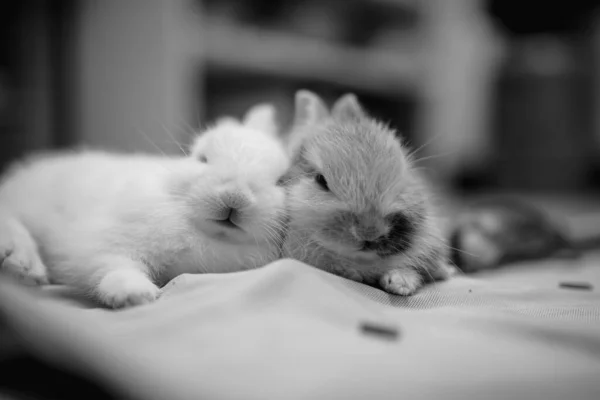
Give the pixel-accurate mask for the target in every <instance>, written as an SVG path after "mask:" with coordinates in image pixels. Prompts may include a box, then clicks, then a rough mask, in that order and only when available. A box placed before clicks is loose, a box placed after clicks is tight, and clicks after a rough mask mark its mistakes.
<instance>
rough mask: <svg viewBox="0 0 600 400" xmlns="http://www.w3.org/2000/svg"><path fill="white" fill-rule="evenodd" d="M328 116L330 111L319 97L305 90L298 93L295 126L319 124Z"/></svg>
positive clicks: (295, 107)
mask: <svg viewBox="0 0 600 400" xmlns="http://www.w3.org/2000/svg"><path fill="white" fill-rule="evenodd" d="M328 116H329V110H328V109H327V106H326V105H325V103H324V102H323V100H321V98H320V97H319V96H317V95H316V94H315V93H313V92H311V91H309V90H305V89H301V90H298V91H297V92H296V97H295V104H294V125H311V124H315V123H319V122H320V121H322V120H323V119H325V118H327V117H328Z"/></svg>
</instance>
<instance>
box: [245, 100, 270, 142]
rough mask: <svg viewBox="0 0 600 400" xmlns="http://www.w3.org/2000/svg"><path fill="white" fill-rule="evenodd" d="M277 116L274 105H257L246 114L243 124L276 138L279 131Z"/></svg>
mask: <svg viewBox="0 0 600 400" xmlns="http://www.w3.org/2000/svg"><path fill="white" fill-rule="evenodd" d="M275 114H276V111H275V107H274V106H273V105H272V104H267V103H262V104H257V105H255V106H253V107H251V108H250V109H249V110H248V111H247V112H246V115H245V116H244V120H243V122H242V123H243V124H244V126H246V127H248V128H253V129H256V130H260V131H263V132H265V133H268V134H270V135H273V136H276V135H277V134H278V129H277V121H276V118H275Z"/></svg>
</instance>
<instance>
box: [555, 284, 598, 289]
mask: <svg viewBox="0 0 600 400" xmlns="http://www.w3.org/2000/svg"><path fill="white" fill-rule="evenodd" d="M558 286H559V287H561V288H563V289H576V290H592V289H593V288H594V287H593V286H592V285H591V284H589V283H587V282H560V283H559V284H558Z"/></svg>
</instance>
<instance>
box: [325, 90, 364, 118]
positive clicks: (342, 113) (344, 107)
mask: <svg viewBox="0 0 600 400" xmlns="http://www.w3.org/2000/svg"><path fill="white" fill-rule="evenodd" d="M331 114H332V115H333V116H334V117H335V118H338V119H341V120H358V119H361V118H364V117H365V116H366V114H365V112H364V111H363V109H362V106H361V105H360V103H359V102H358V98H357V97H356V95H355V94H353V93H347V94H345V95H343V96H342V97H340V98H339V99H338V100H337V101H336V102H335V104H334V105H333V111H332V112H331Z"/></svg>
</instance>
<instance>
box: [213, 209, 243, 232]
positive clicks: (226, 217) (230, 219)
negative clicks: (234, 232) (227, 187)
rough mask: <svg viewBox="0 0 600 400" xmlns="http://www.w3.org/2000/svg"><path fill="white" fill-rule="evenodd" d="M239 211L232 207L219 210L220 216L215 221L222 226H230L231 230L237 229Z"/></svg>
mask: <svg viewBox="0 0 600 400" xmlns="http://www.w3.org/2000/svg"><path fill="white" fill-rule="evenodd" d="M237 214H238V210H236V209H235V208H231V207H224V208H222V209H221V210H219V213H218V216H217V218H216V219H215V221H216V222H218V223H219V224H221V225H224V226H228V227H231V228H235V227H237V225H236V224H235V220H236V219H237Z"/></svg>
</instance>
